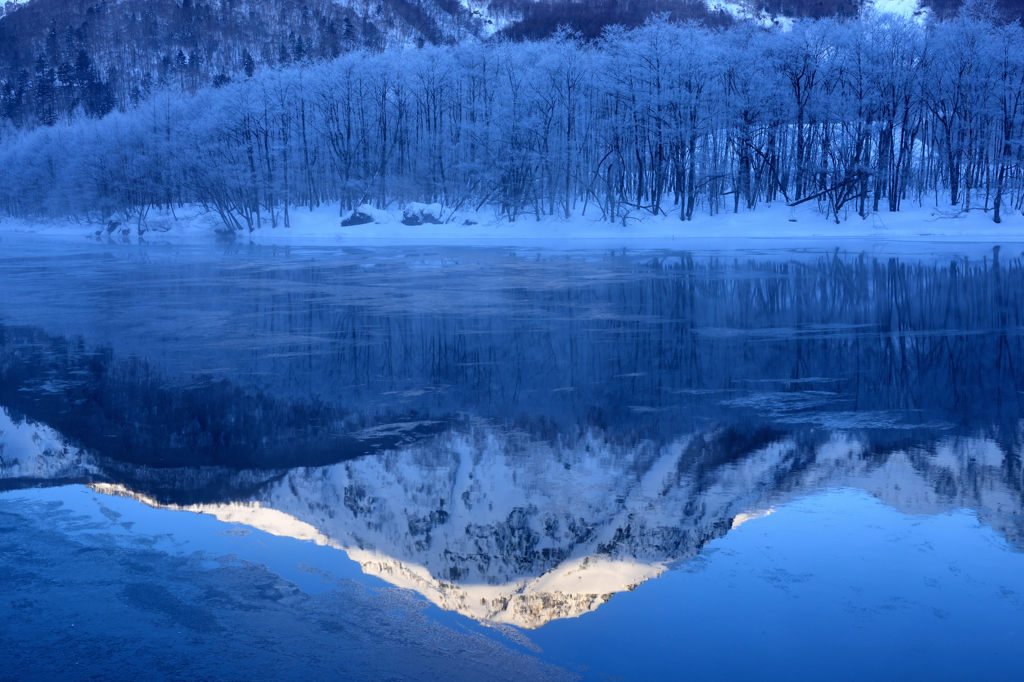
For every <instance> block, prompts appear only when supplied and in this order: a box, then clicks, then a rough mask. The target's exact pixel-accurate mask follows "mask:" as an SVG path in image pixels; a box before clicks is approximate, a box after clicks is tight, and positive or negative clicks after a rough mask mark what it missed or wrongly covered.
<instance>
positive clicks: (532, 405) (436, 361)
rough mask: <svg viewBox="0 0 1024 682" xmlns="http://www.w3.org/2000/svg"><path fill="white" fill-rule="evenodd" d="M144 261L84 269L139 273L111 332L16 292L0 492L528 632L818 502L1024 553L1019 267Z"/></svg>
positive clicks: (498, 258)
mask: <svg viewBox="0 0 1024 682" xmlns="http://www.w3.org/2000/svg"><path fill="white" fill-rule="evenodd" d="M424 262H426V263H427V264H429V265H430V267H421V266H422V265H423V264H424ZM368 264H372V265H373V266H374V267H372V268H368V267H365V266H366V265H368ZM143 265H145V266H146V267H140V264H138V263H135V262H123V261H119V260H117V259H115V260H114V261H113V262H105V263H104V265H103V267H99V268H96V267H93V269H92V271H91V272H90V273H89V274H85V273H83V274H81V277H83V278H86V279H87V280H88V279H90V278H92V279H91V284H92V285H94V288H93V289H91V291H96V290H103V287H104V286H107V285H109V281H112V280H114V279H115V278H118V277H122V278H123V277H125V276H129V279H130V280H131V279H132V278H134V281H136V282H137V283H138V285H139V286H137V287H136V288H135V289H134V290H131V291H128V292H127V293H126V296H127V300H126V302H125V308H126V309H127V310H129V311H130V312H131V315H132V316H133V317H132V320H133V322H135V323H134V324H132V325H128V327H127V329H126V331H125V333H123V334H117V335H113V334H111V335H109V336H104V333H103V332H102V330H100V331H97V330H96V329H95V328H94V325H92V318H91V317H90V315H91V314H92V313H90V312H89V310H90V307H89V306H84V307H80V308H78V309H76V310H72V309H69V308H62V307H61V306H60V305H54V306H49V307H47V305H48V304H47V305H43V306H42V308H40V307H38V306H37V307H24V305H22V304H25V303H27V302H30V301H35V302H36V303H37V304H43V303H44V302H45V301H46V300H47V294H46V292H45V291H44V292H43V293H40V291H39V290H35V289H33V290H26V287H27V286H28V285H26V284H24V283H22V284H20V285H17V286H20V287H21V289H18V288H17V286H16V288H15V290H14V291H13V292H12V296H11V299H12V300H13V301H16V302H17V303H18V305H19V306H21V307H19V309H18V312H11V313H10V314H6V313H8V311H6V310H4V311H3V312H4V313H5V314H6V319H7V323H6V324H5V325H4V326H2V327H0V404H2V405H4V406H5V408H6V409H5V411H4V412H3V415H2V417H0V419H2V421H0V431H2V432H3V435H2V436H0V477H2V479H3V481H2V482H0V485H2V486H3V487H6V488H16V487H21V486H28V485H40V484H42V485H55V484H59V483H67V482H85V483H89V484H90V485H92V486H94V488H95V489H96V490H98V491H100V492H103V493H109V494H118V495H125V496H131V497H134V498H137V499H139V500H141V501H143V502H145V503H147V504H151V505H154V506H164V507H169V508H174V509H184V510H189V511H194V512H202V513H209V514H213V515H215V516H217V517H218V518H221V519H223V520H225V521H229V522H235V523H243V524H247V525H250V526H253V527H256V528H261V529H263V530H266V531H268V532H271V533H275V534H279V535H286V536H291V537H297V538H300V539H304V540H310V541H314V542H317V543H320V544H324V545H328V546H332V547H336V548H338V549H342V550H344V551H345V552H347V553H348V555H349V556H350V557H351V558H352V559H353V560H355V561H357V562H358V563H359V564H360V565H361V566H362V568H363V570H364V571H365V572H367V573H370V574H373V575H377V576H379V577H381V578H383V579H384V580H386V581H388V582H390V583H393V584H395V585H399V586H403V587H408V588H411V589H414V590H416V591H417V592H420V593H421V594H423V595H424V596H425V597H426V598H427V599H429V600H430V601H432V602H434V603H435V604H437V605H439V606H441V607H442V608H445V609H449V610H453V611H457V612H459V613H462V614H464V615H466V616H469V617H471V618H475V619H478V620H482V621H490V622H499V623H508V624H514V625H517V626H521V627H526V628H534V627H539V626H541V625H543V624H545V623H547V622H549V621H551V620H553V619H560V618H569V617H574V616H578V615H580V614H583V613H587V612H589V611H592V610H594V609H596V608H598V607H599V606H600V605H601V604H603V603H605V602H606V601H607V600H608V599H609V598H610V597H611V596H612V595H613V594H615V593H617V592H621V591H624V590H631V589H633V588H634V587H636V586H637V585H639V584H640V583H643V582H644V581H647V580H650V579H652V578H654V577H656V576H658V575H660V574H661V573H662V572H664V571H665V570H668V569H671V568H673V567H675V566H677V565H679V563H680V562H683V561H685V560H686V559H689V558H692V557H694V556H695V555H697V554H698V553H699V552H700V550H701V548H702V547H704V546H705V545H706V544H707V543H708V542H710V541H711V540H713V539H715V538H718V537H721V536H723V535H724V534H726V533H728V532H729V530H730V529H731V528H733V527H735V526H737V525H739V524H740V523H742V522H744V521H745V520H747V519H750V518H752V517H756V516H759V515H763V514H766V513H768V512H769V511H770V510H771V509H772V508H773V506H775V505H779V504H781V503H784V502H786V501H787V500H790V499H792V498H793V497H795V496H798V495H802V494H806V493H808V492H812V491H816V490H821V489H823V488H831V487H853V488H858V489H862V490H865V491H868V492H869V493H870V494H872V495H874V496H876V497H878V498H879V499H881V500H882V501H883V502H885V503H886V504H889V505H891V506H893V507H895V508H897V509H900V510H902V511H906V512H909V513H937V512H941V511H944V510H949V509H954V508H969V509H971V510H974V512H975V513H976V514H977V516H978V518H979V519H980V520H981V521H982V522H983V523H985V524H987V525H989V526H991V527H992V528H994V529H995V530H996V531H998V532H999V533H1000V534H1001V535H1002V536H1003V537H1005V538H1006V539H1007V540H1008V541H1009V542H1010V543H1011V544H1012V545H1014V546H1018V547H1019V546H1021V543H1022V542H1024V497H1022V491H1024V485H1022V481H1024V478H1022V469H1021V442H1022V438H1024V421H1022V415H1024V411H1022V408H1021V401H1022V398H1024V394H1022V388H1024V381H1022V380H1024V374H1022V372H1024V369H1022V364H1021V363H1022V361H1024V355H1022V353H1021V350H1022V345H1021V338H1022V337H1021V319H1020V318H1021V314H1022V310H1024V305H1022V304H1024V300H1022V299H1024V267H1022V265H1021V262H1020V261H1019V260H1009V261H1008V260H1007V259H1005V258H1003V259H1000V258H999V253H998V251H996V252H995V253H994V254H993V257H989V258H985V259H981V260H977V261H967V260H953V261H947V262H943V263H904V262H901V261H899V260H896V259H887V260H876V259H871V258H867V257H864V256H853V257H844V256H840V255H838V254H834V255H830V256H827V257H822V258H820V259H817V260H814V259H812V260H804V261H780V260H777V259H767V260H744V261H734V260H729V261H728V262H726V261H723V260H718V259H715V258H694V257H692V256H690V255H688V254H658V255H656V256H649V255H648V256H643V257H624V256H617V255H609V256H602V257H595V258H589V259H588V258H544V259H540V260H537V261H530V260H524V259H521V258H515V257H513V256H508V255H500V254H484V255H480V254H477V253H474V252H459V253H457V254H456V256H455V257H452V258H450V259H445V258H433V257H432V258H428V259H426V261H424V258H422V257H417V258H410V257H408V256H403V257H394V256H393V255H392V254H389V253H360V254H351V255H349V256H348V257H345V258H339V259H337V260H333V261H329V262H327V263H324V262H322V261H309V260H304V259H295V258H284V259H283V260H282V261H278V260H275V259H274V257H269V259H268V260H266V261H265V262H264V261H261V260H260V259H258V258H257V259H255V261H254V262H253V260H251V259H250V260H246V261H244V262H242V263H237V262H234V261H232V260H231V259H230V258H228V259H226V260H219V261H216V262H213V263H209V262H207V263H198V264H197V263H186V264H184V265H183V264H180V263H157V264H153V263H145V264H143ZM37 267H42V266H38V265H37ZM43 269H44V270H45V267H44V268H43ZM44 279H45V277H44ZM203 287H205V288H206V289H207V290H208V291H209V292H210V294H209V295H208V296H207V297H206V298H203V299H202V300H201V302H199V303H198V304H197V306H198V307H196V308H194V309H191V308H189V307H188V306H189V302H190V301H192V300H193V296H194V294H195V292H196V290H198V289H199V288H203ZM43 288H45V287H43ZM133 292H134V293H133ZM143 299H145V300H143ZM156 306H159V307H160V309H161V310H170V311H171V313H170V314H171V316H172V317H173V318H174V319H175V324H177V325H180V326H181V328H182V329H184V330H186V332H183V333H182V334H181V335H173V334H172V335H167V334H166V331H167V330H166V329H165V328H164V327H163V326H162V325H163V324H165V323H163V322H160V319H159V318H158V317H155V316H153V315H149V314H148V313H152V312H153V311H154V310H155V309H156ZM41 309H46V310H50V311H51V313H50V314H52V315H53V317H47V316H46V315H45V314H42V313H40V312H39V310H41ZM12 310H13V309H12ZM52 311H56V312H52ZM203 325H205V326H203Z"/></svg>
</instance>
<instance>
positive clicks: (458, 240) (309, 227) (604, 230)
mask: <svg viewBox="0 0 1024 682" xmlns="http://www.w3.org/2000/svg"><path fill="white" fill-rule="evenodd" d="M407 208H408V207H407ZM421 208H423V207H422V206H421ZM362 210H364V211H365V212H367V213H368V214H369V215H370V216H371V217H372V219H373V222H371V223H366V224H362V225H352V226H347V227H343V226H342V225H341V222H342V219H341V217H340V216H339V212H338V207H337V205H336V204H332V205H324V206H321V207H319V208H317V209H315V210H313V211H309V210H306V209H298V208H296V209H292V211H291V227H289V228H285V227H282V226H281V222H282V221H281V220H280V218H279V220H278V224H279V226H278V227H277V228H272V227H270V221H269V219H267V220H265V224H264V227H263V228H262V229H259V230H256V231H254V232H251V233H247V232H240V233H237V234H236V235H235V236H234V239H235V240H236V241H242V242H252V243H256V244H282V245H298V244H338V245H348V246H358V245H375V246H379V245H414V244H435V243H436V244H466V245H476V244H479V245H490V246H503V245H519V244H526V245H531V246H541V247H548V248H566V249H577V248H620V247H635V248H672V249H675V248H691V247H693V246H700V247H709V246H711V245H717V246H718V247H720V248H738V247H741V246H745V247H750V246H755V247H756V246H761V245H771V244H773V243H774V244H778V243H781V242H786V243H787V244H790V245H793V244H796V243H799V242H801V241H803V240H809V241H812V242H816V243H819V244H820V243H822V242H827V243H830V244H834V245H835V246H842V247H850V248H857V245H858V244H861V243H863V244H871V243H877V242H898V241H909V242H918V243H920V242H932V243H946V244H958V243H972V244H976V245H981V246H985V247H986V248H987V247H988V246H989V245H991V244H1003V245H1008V244H1014V243H1024V217H1022V216H1021V215H1020V214H1019V213H1015V212H1012V211H1007V212H1006V213H1004V216H1003V222H1002V223H1001V224H996V223H994V222H992V214H991V212H985V211H982V210H980V209H979V210H972V211H970V212H966V213H965V212H963V211H957V210H956V209H945V208H936V207H934V206H928V205H925V206H923V207H917V206H911V205H907V206H906V208H905V209H904V210H902V211H900V212H899V213H889V212H887V211H882V212H880V213H876V214H872V215H869V216H868V217H867V218H866V219H862V218H860V217H859V216H858V215H856V214H853V213H851V214H850V215H848V216H847V218H846V219H845V220H843V221H842V222H840V223H839V224H836V223H835V222H834V221H832V220H830V219H828V218H826V217H825V216H823V215H822V214H821V213H819V212H818V211H817V210H816V209H815V208H813V207H811V206H801V207H796V208H791V207H788V206H785V205H783V204H781V203H780V204H777V205H775V206H772V207H768V208H761V209H759V210H757V211H753V212H750V211H740V212H739V213H735V214H734V213H721V214H718V215H715V216H708V215H700V216H697V217H695V219H694V220H692V221H688V222H683V221H681V220H679V218H678V216H675V215H670V216H664V215H662V216H653V215H651V214H649V213H645V212H634V213H633V214H631V215H630V216H628V217H627V219H626V221H625V225H623V223H622V222H621V221H619V222H616V223H610V222H608V221H606V220H602V219H601V216H600V213H599V212H598V211H595V210H591V211H590V212H589V213H588V215H586V216H575V217H573V218H570V219H568V220H566V219H561V218H550V217H549V218H545V219H543V220H540V221H538V220H536V219H534V218H533V217H531V216H525V217H522V218H520V219H519V220H517V221H516V222H508V221H507V220H505V219H503V218H501V217H499V216H497V215H495V213H494V212H493V211H490V212H488V211H486V210H485V211H481V212H477V213H467V212H460V213H457V214H454V215H453V214H452V213H451V212H448V211H441V218H442V220H443V221H445V222H443V224H437V225H435V224H423V225H415V226H410V225H405V224H403V223H402V209H400V208H394V209H391V210H375V209H371V208H369V207H364V208H363V209H362ZM467 223H470V224H467ZM4 232H7V233H11V232H17V233H39V234H47V235H53V236H64V237H74V238H82V237H86V238H89V239H93V240H100V241H115V242H128V243H135V242H138V241H140V239H139V237H138V236H137V235H136V234H135V232H136V230H135V228H134V226H131V227H128V226H120V227H119V228H117V230H115V231H114V232H113V234H108V233H107V231H106V230H105V225H104V224H101V223H96V222H75V221H68V220H63V221H54V220H50V221H38V220H26V219H16V218H3V219H0V235H2V234H3V233H4ZM222 232H223V223H222V222H221V220H220V218H219V217H218V216H217V215H216V214H214V213H209V212H205V211H203V210H202V209H200V208H198V207H195V208H186V209H184V210H177V211H175V215H173V216H172V215H171V214H169V213H168V214H151V215H150V217H149V220H148V229H147V231H146V233H145V234H144V235H143V237H142V239H141V240H142V241H144V242H148V243H160V242H169V243H186V244H202V243H213V242H215V241H216V240H223V239H225V236H224V235H223V234H221V233H222ZM1016 252H1017V251H1016V250H1010V251H1008V253H1013V254H1016Z"/></svg>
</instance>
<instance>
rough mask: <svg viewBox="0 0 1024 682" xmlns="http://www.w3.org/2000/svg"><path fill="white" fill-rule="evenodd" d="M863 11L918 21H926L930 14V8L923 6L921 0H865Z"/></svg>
mask: <svg viewBox="0 0 1024 682" xmlns="http://www.w3.org/2000/svg"><path fill="white" fill-rule="evenodd" d="M861 12H863V13H865V14H884V15H891V16H895V17H900V18H901V19H909V20H913V21H916V22H918V23H924V22H925V20H927V18H928V14H929V10H928V8H926V7H921V2H920V0H865V2H864V4H863V5H862V6H861Z"/></svg>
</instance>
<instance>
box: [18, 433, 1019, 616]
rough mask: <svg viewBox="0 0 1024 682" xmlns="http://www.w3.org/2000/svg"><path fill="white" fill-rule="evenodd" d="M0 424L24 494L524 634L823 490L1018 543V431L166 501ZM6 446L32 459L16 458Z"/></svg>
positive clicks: (220, 475) (264, 489)
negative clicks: (195, 530)
mask: <svg viewBox="0 0 1024 682" xmlns="http://www.w3.org/2000/svg"><path fill="white" fill-rule="evenodd" d="M5 419H6V421H5V424H4V427H3V428H2V429H0V430H3V432H4V433H3V436H2V438H3V440H4V442H5V447H4V449H3V450H0V474H2V475H3V476H4V477H5V478H6V479H8V482H9V483H12V482H13V480H11V479H13V478H15V477H18V476H25V475H26V472H31V477H32V479H33V481H34V482H39V481H42V480H46V479H47V478H51V479H55V480H56V479H65V480H66V479H68V478H72V479H89V480H91V481H92V483H91V485H93V487H94V488H95V489H96V490H97V491H99V492H101V493H105V494H116V495H123V496H130V497H133V498H136V499H138V500H140V501H142V502H144V503H146V504H150V505H152V506H159V507H166V508H170V509H177V510H184V511H189V512H196V513H204V514H211V515H214V516H216V517H217V518H218V519H220V520H222V521H224V522H227V523H238V524H244V525H247V526H250V527H253V528H258V529H261V530H264V531H267V532H270V533H273V534H276V535H282V536H288V537H294V538H297V539H300V540H306V541H312V542H316V543H318V544H322V545H327V546H330V547H334V548H337V549H339V550H343V551H345V552H346V553H347V554H348V556H349V557H350V558H351V559H353V560H354V561H356V562H358V563H359V564H360V566H361V567H362V569H363V571H364V572H365V573H367V574H371V575H375V576H378V577H380V578H382V579H384V580H385V581H387V582H389V583H391V584H394V585H396V586H400V587H405V588H409V589H412V590H415V591H416V592H419V593H420V594H422V595H423V596H424V597H426V598H427V599H428V600H430V601H431V602H433V603H435V604H437V605H438V606H440V607H441V608H444V609H447V610H452V611H456V612H458V613H461V614H463V615H466V616H469V617H471V618H474V619H477V620H481V621H488V622H497V623H506V624H512V625H516V626H519V627H525V628H534V627H539V626H541V625H543V624H545V623H547V622H549V621H551V620H554V619H559V618H571V617H575V616H579V615H581V614H584V613H587V612H589V611H592V610H594V609H596V608H598V607H599V606H600V605H602V604H604V603H605V602H606V601H608V600H609V599H610V598H611V597H612V596H613V595H614V594H616V593H619V592H624V591H628V590H632V589H633V588H635V587H636V586H637V585H639V584H641V583H643V582H645V581H647V580H650V579H652V578H655V577H657V576H659V575H660V574H661V573H663V572H664V571H666V570H669V569H671V568H673V567H677V566H679V565H680V564H681V563H682V562H685V560H687V559H690V558H692V557H694V556H696V555H697V554H698V553H699V552H700V551H701V549H702V548H703V547H704V546H705V545H706V544H707V543H708V542H710V541H711V540H713V539H715V538H718V537H721V536H723V535H724V534H725V533H727V532H729V531H730V529H732V528H734V527H736V526H738V525H740V524H741V523H744V522H746V521H749V520H750V519H753V518H757V517H760V516H764V515H765V514H767V513H769V512H770V511H771V509H772V507H773V506H774V505H777V504H779V503H781V502H785V501H786V500H788V499H791V498H792V497H794V496H798V495H801V494H805V493H809V492H813V491H816V490H820V489H822V488H827V487H856V488H859V489H863V490H866V491H868V492H869V493H871V494H872V495H875V496H876V497H878V498H879V499H881V500H882V501H884V502H885V503H886V504H889V505H891V506H893V507H895V508H897V509H900V510H902V511H904V512H906V513H914V514H918V513H924V514H931V513H939V512H942V511H945V510H950V509H955V508H969V509H972V510H974V512H975V513H977V515H978V517H979V519H980V520H981V521H982V522H983V523H985V524H987V525H989V526H991V527H993V528H994V529H996V530H997V531H998V532H999V533H1000V534H1002V535H1003V536H1005V537H1006V538H1007V540H1009V541H1010V542H1011V543H1013V544H1017V545H1020V544H1021V543H1022V542H1024V498H1022V478H1021V467H1020V454H1021V453H1020V448H1019V445H1015V444H1014V443H1019V442H1020V436H1021V435H1022V432H1021V427H1018V432H1017V433H1016V434H1014V438H1013V439H1012V442H1009V443H1008V442H1006V441H1005V440H1001V439H1000V438H999V437H992V436H988V435H984V434H976V435H973V436H958V435H952V434H950V435H947V436H945V437H942V438H939V439H938V440H932V441H928V440H921V439H920V438H918V437H916V436H914V435H913V434H902V435H897V436H893V435H892V434H882V435H879V434H871V433H858V432H843V431H831V432H829V431H788V432H783V431H772V430H767V429H761V430H753V431H751V432H743V431H740V430H737V429H736V428H735V427H732V428H728V427H712V428H709V429H707V430H706V431H703V432H699V433H694V434H691V435H688V436H685V437H681V438H678V439H675V440H673V441H671V442H668V443H663V444H655V443H652V442H649V441H638V442H628V443H627V442H613V441H611V440H610V439H608V438H606V437H604V436H603V435H602V434H600V433H598V432H591V433H587V434H585V435H583V436H580V437H578V438H574V439H571V440H570V439H566V438H560V439H556V440H553V441H552V440H544V439H540V438H538V437H536V435H535V434H530V433H527V432H525V431H513V432H508V431H505V430H501V429H498V428H496V427H494V426H492V425H489V424H486V423H476V424H473V425H471V426H470V427H469V428H467V429H464V430H462V429H460V430H451V431H449V432H446V433H444V434H441V435H437V436H433V437H430V438H427V439H424V440H421V441H419V442H417V443H415V444H412V445H409V446H403V447H400V448H396V449H393V450H388V451H386V452H383V453H380V454H378V455H375V456H372V457H363V458H359V459H355V460H351V461H347V462H344V463H339V464H334V465H330V466H324V467H309V468H298V469H292V470H287V471H282V472H274V473H271V472H256V471H238V472H231V473H226V472H223V471H219V470H203V469H194V470H190V474H189V475H188V476H181V475H175V477H174V478H175V480H176V481H177V483H176V486H175V488H176V489H173V490H172V489H170V488H168V487H167V485H166V480H167V479H168V475H167V472H161V471H160V470H153V469H148V468H146V467H130V468H126V467H124V466H122V465H116V464H113V463H109V462H107V463H104V462H100V461H97V460H92V459H90V458H88V457H82V456H81V455H77V454H76V453H75V452H74V450H73V449H70V450H69V449H68V448H67V446H60V445H59V444H55V442H54V438H53V433H52V432H49V431H47V430H46V429H45V427H40V426H39V425H33V424H31V423H28V422H20V423H17V422H15V421H14V420H11V419H10V418H9V417H6V418H5ZM30 431H34V432H35V433H36V434H38V436H37V437H36V436H32V435H31V434H29V432H30ZM26 438H27V439H28V441H26ZM15 441H17V442H19V443H22V444H24V443H25V442H35V443H36V444H37V446H38V447H36V449H35V451H34V454H31V453H30V455H29V456H14V455H12V452H14V450H13V448H12V447H11V444H12V443H14V442H15ZM18 451H19V452H28V450H26V449H25V448H24V447H22V448H20V449H19V450H18ZM76 457H77V459H76ZM69 458H70V459H69ZM218 486H221V487H220V489H219V491H218ZM197 491H202V493H201V494H200V493H197ZM197 497H198V498H201V499H196V498H197Z"/></svg>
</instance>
